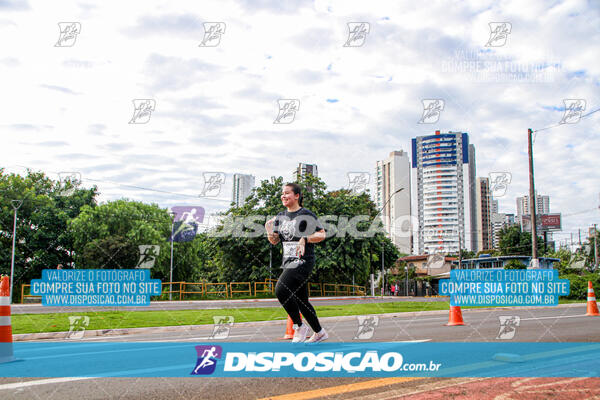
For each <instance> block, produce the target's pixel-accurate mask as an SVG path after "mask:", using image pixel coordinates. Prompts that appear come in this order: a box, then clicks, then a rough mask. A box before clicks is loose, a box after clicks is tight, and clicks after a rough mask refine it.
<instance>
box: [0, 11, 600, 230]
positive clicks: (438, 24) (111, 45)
mask: <svg viewBox="0 0 600 400" xmlns="http://www.w3.org/2000/svg"><path fill="white" fill-rule="evenodd" d="M147 5H148V7H144V8H143V9H138V8H135V7H133V6H129V5H123V4H120V5H117V4H110V3H106V4H99V5H96V6H89V5H86V4H83V3H79V2H77V1H72V2H65V3H61V5H51V4H48V3H45V2H41V1H28V2H26V1H23V2H20V3H19V4H17V3H11V2H5V3H2V5H1V7H2V10H3V17H2V19H1V20H0V31H1V32H2V33H3V35H4V37H19V39H20V40H19V41H11V40H7V41H3V42H2V44H1V46H2V47H1V49H2V53H1V54H3V56H0V72H2V74H3V76H8V77H11V79H7V80H6V82H5V90H6V91H10V92H12V93H18V96H15V97H13V98H11V100H10V101H5V102H4V103H3V112H2V113H1V114H0V132H1V133H2V134H3V136H4V137H5V138H6V145H5V146H3V148H2V150H0V158H1V159H2V161H3V164H2V167H5V168H6V171H7V172H17V173H24V171H25V169H24V167H29V168H32V169H34V170H40V171H44V172H46V173H48V174H49V175H51V176H52V177H55V178H57V177H58V173H59V172H77V173H80V174H81V177H82V180H83V185H84V186H86V187H89V186H92V185H98V187H99V191H100V193H101V196H100V200H101V201H107V200H115V199H118V198H123V197H125V198H129V199H134V200H141V201H145V202H148V203H157V204H159V205H161V206H163V207H171V206H175V205H186V204H188V205H195V204H198V203H201V204H200V205H202V206H203V207H205V209H206V210H207V213H208V214H210V213H214V212H218V211H223V210H224V209H226V208H227V207H228V206H229V202H230V194H231V189H232V186H231V185H232V174H233V173H237V172H238V171H244V172H245V173H251V174H253V175H255V176H256V179H257V182H260V181H261V180H265V179H267V180H268V179H269V178H270V177H271V176H273V175H276V176H283V177H284V179H293V176H292V173H291V172H292V171H293V170H294V169H295V168H296V166H297V163H298V162H299V161H306V162H310V163H314V164H317V165H319V167H320V171H319V176H320V177H321V178H323V180H324V181H325V182H326V183H327V184H328V186H329V188H330V189H331V190H335V189H338V188H344V187H348V178H347V174H348V173H349V172H354V171H367V172H369V173H371V174H372V171H373V163H374V162H375V161H376V160H380V159H382V157H385V155H386V154H389V152H390V151H393V150H395V149H409V142H410V138H412V137H416V136H423V135H429V134H432V133H433V132H435V131H436V130H440V131H443V132H447V131H449V130H460V131H462V132H467V133H468V134H469V135H470V138H471V142H473V143H475V144H476V146H477V164H478V165H477V167H478V174H477V176H480V177H489V174H490V173H508V174H510V183H509V184H508V187H507V190H506V191H505V193H504V194H503V195H502V196H500V197H494V198H495V199H498V200H499V209H500V210H499V211H500V212H513V208H514V204H515V203H514V202H515V198H516V197H517V196H521V195H523V194H525V193H527V192H528V179H527V177H528V172H527V170H528V168H527V143H526V136H527V128H532V129H534V130H540V129H543V128H546V127H552V128H551V129H547V130H543V131H542V130H540V131H539V132H536V133H535V134H534V135H535V142H534V160H535V171H536V189H537V191H538V192H540V193H544V194H547V195H549V196H550V197H551V198H552V207H553V209H554V210H559V211H560V212H561V213H562V215H563V232H562V234H564V235H567V234H568V233H569V232H577V229H578V228H581V229H584V228H586V227H587V226H589V225H590V224H592V223H600V218H599V214H598V191H599V189H598V188H599V187H600V185H599V178H598V176H597V174H594V173H593V171H594V170H595V165H596V159H597V157H596V155H597V154H598V153H599V152H600V140H598V137H600V135H599V132H598V127H597V126H598V124H597V121H598V116H599V115H600V114H598V113H596V114H591V115H590V116H589V118H582V119H581V120H579V121H578V122H574V121H567V122H566V123H563V124H560V122H561V121H562V120H563V119H564V117H565V107H566V103H565V100H568V99H585V107H586V108H585V112H586V113H588V112H593V111H594V110H596V109H597V108H598V107H599V106H600V101H599V99H598V95H597V87H598V82H599V78H600V67H598V66H597V65H596V63H594V62H593V60H595V58H597V57H594V56H593V51H592V50H588V51H586V52H582V51H580V50H579V49H580V46H579V45H578V44H579V43H593V42H595V41H597V40H598V39H599V38H600V33H598V31H597V29H596V25H597V18H596V17H597V15H598V9H597V8H595V7H593V6H590V5H584V4H580V3H577V2H570V3H569V6H568V7H567V6H556V7H554V6H545V5H541V4H528V5H526V6H525V5H523V4H520V3H505V4H503V5H497V4H494V3H492V2H489V3H486V2H483V3H481V4H475V3H468V2H465V3H462V4H458V5H456V7H454V9H453V13H452V14H450V15H448V14H447V13H446V12H445V11H444V10H445V9H444V7H443V6H442V5H440V4H431V5H430V6H429V7H427V8H423V9H420V10H414V9H412V7H410V6H409V5H403V4H387V5H385V6H383V5H381V4H372V5H370V7H369V10H368V11H362V12H359V13H357V12H356V10H357V8H354V6H353V5H352V4H351V2H348V3H346V2H343V3H341V4H340V3H332V2H328V1H316V2H313V3H306V4H302V3H301V4H298V5H297V6H294V7H292V6H289V5H282V4H280V2H273V3H270V2H265V3H261V5H260V6H256V5H250V4H249V3H246V2H234V1H224V2H211V1H208V2H204V3H203V8H202V10H201V11H200V10H198V8H197V7H194V6H190V5H180V6H178V7H175V6H174V5H164V4H160V3H158V2H152V1H150V2H149V3H147ZM154 6H160V7H159V8H160V13H159V12H156V11H153V10H154V9H155V8H157V7H154ZM300 10H301V12H298V11H300ZM209 15H210V16H214V18H215V19H207V18H208V17H207V16H209ZM211 18H212V17H211ZM497 18H501V20H505V21H511V23H512V28H513V30H512V32H511V33H510V34H509V36H508V38H507V40H506V43H503V44H502V45H501V46H500V45H498V46H496V47H493V46H492V47H490V46H486V44H487V43H488V42H489V39H490V28H489V24H490V23H491V22H494V21H496V20H497ZM63 21H74V22H78V23H80V25H81V26H80V28H81V32H80V33H79V34H78V36H77V38H76V41H74V43H73V45H72V46H71V47H56V46H55V45H56V44H57V41H58V39H59V37H60V31H59V25H58V23H59V22H63ZM210 21H215V22H222V23H223V24H224V26H225V27H226V29H225V31H224V33H223V35H222V37H221V38H220V43H219V44H218V45H216V46H214V47H201V46H200V45H201V43H202V41H203V37H204V34H205V31H204V25H203V24H204V23H205V22H210ZM351 21H366V22H368V23H369V24H370V30H369V33H368V34H367V36H366V38H365V40H364V44H361V45H360V46H359V45H357V46H356V47H348V46H346V47H344V44H345V43H346V42H347V40H348V34H349V32H348V25H347V24H348V23H349V22H351ZM417 21H418V22H417ZM30 26H36V27H41V28H40V29H35V30H34V29H27V27H30ZM573 26H576V27H577V29H575V30H572V29H571V28H572V27H573ZM563 31H569V32H570V34H569V35H562V34H560V32H563ZM274 33H276V34H274ZM423 38H428V40H424V39H423ZM124 49H127V51H125V50H124ZM381 49H385V51H381ZM9 55H10V56H9ZM401 55H402V56H401ZM39 59H43V60H44V63H40V62H39ZM486 65H489V66H491V67H490V68H487V67H486ZM486 68H487V69H486ZM144 99H146V100H148V101H145V102H142V103H140V100H144ZM285 99H289V100H290V101H289V102H287V103H286V105H287V106H291V107H292V108H294V109H295V110H296V112H295V114H294V118H289V119H288V120H285V119H280V120H279V122H283V123H274V122H275V121H277V120H278V117H279V112H280V106H281V105H282V103H280V101H282V100H285ZM150 100H152V101H150ZM136 101H137V103H136ZM284 103H285V102H284ZM141 104H144V105H145V107H148V110H149V112H150V113H151V115H149V116H147V117H148V118H147V121H146V120H137V121H133V122H144V123H130V122H131V121H132V119H133V120H135V119H136V117H135V116H136V115H137V114H135V113H134V110H135V107H137V108H139V107H141ZM434 105H435V107H438V112H437V114H435V113H434V115H431V113H430V112H431V111H432V110H435V107H434ZM426 109H427V110H428V112H429V113H425V110H426ZM434 117H435V118H434ZM436 118H437V120H436ZM288 122H289V123H288ZM212 171H221V172H225V173H226V175H227V176H226V180H225V186H224V189H223V190H222V192H221V193H220V194H219V195H218V196H215V197H204V198H199V197H198V195H199V194H200V193H201V192H202V189H203V183H204V182H203V175H202V174H203V173H204V172H212ZM370 185H371V186H370V189H371V192H372V193H374V192H375V190H374V188H375V186H374V180H373V179H372V180H371V184H370ZM141 188H143V189H141ZM147 189H150V190H147Z"/></svg>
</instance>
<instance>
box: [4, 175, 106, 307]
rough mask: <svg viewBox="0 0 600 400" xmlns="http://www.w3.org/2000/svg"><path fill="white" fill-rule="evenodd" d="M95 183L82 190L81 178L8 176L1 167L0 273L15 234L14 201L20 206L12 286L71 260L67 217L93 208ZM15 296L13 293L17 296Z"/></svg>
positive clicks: (6, 266)
mask: <svg viewBox="0 0 600 400" xmlns="http://www.w3.org/2000/svg"><path fill="white" fill-rule="evenodd" d="M97 194H98V193H97V189H96V187H93V188H90V189H82V188H80V182H79V181H70V180H68V181H66V182H59V181H56V180H52V179H50V178H48V177H47V176H45V174H43V173H41V172H34V171H30V170H28V171H27V173H26V175H24V176H21V175H18V174H7V173H5V172H4V170H3V169H0V271H1V272H2V273H6V274H8V273H10V260H11V252H12V236H13V217H14V210H13V206H12V202H13V201H22V203H21V206H20V207H19V209H18V220H17V229H16V239H17V240H16V246H15V276H14V277H13V279H14V285H15V287H14V290H15V293H16V294H17V295H19V294H20V290H19V289H20V285H21V284H23V283H29V281H30V280H31V279H34V278H39V277H40V276H41V271H42V270H43V269H48V268H56V266H57V265H58V264H62V265H63V266H65V267H69V266H70V265H72V263H73V254H74V253H73V236H72V234H71V232H70V231H69V229H68V221H69V220H70V219H71V218H74V217H76V216H77V215H78V214H79V212H80V211H81V209H82V207H94V206H95V204H96V196H97ZM16 297H18V296H15V298H16Z"/></svg>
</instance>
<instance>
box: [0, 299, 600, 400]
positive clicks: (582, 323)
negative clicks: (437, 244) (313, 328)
mask: <svg viewBox="0 0 600 400" xmlns="http://www.w3.org/2000/svg"><path fill="white" fill-rule="evenodd" d="M584 314H585V304H577V305H568V306H559V307H550V308H545V307H544V308H542V307H539V308H527V309H523V308H511V309H496V310H491V309H487V310H480V309H474V310H463V316H464V320H465V323H466V324H467V325H466V326H452V327H450V326H444V324H445V323H446V322H447V320H448V315H447V314H446V313H443V314H441V313H439V312H424V313H422V314H421V315H418V314H417V315H415V314H411V315H404V316H403V315H401V314H393V315H379V316H378V318H377V324H376V325H375V326H374V330H373V331H372V336H370V337H367V336H369V335H368V334H367V335H366V336H365V335H364V333H363V334H362V338H357V334H358V332H359V319H358V318H357V317H341V318H337V317H334V318H323V319H322V324H323V326H324V327H325V328H326V329H327V330H328V332H329V334H330V341H339V342H355V343H356V342H379V341H432V342H494V341H496V342H501V341H503V340H506V339H498V335H499V332H500V328H501V325H500V319H499V317H507V316H511V317H519V318H520V320H519V325H518V326H517V327H516V331H515V335H514V337H513V338H512V339H509V340H513V341H519V342H600V317H587V316H585V315H584ZM213 328H214V327H213V326H210V325H209V326H206V327H202V328H201V329H196V330H193V331H189V332H166V333H165V332H162V333H145V334H139V335H125V336H107V337H90V338H84V339H82V340H81V341H82V342H94V341H172V342H190V343H194V342H203V341H206V340H212V341H213V342H215V341H216V340H215V339H211V338H210V336H211V334H212V333H213ZM283 333H284V324H283V321H278V322H266V323H239V324H234V325H233V326H232V327H231V328H230V330H229V332H228V337H227V338H224V339H223V340H224V341H235V342H248V343H252V342H265V341H279V340H280V338H281V337H282V336H283ZM63 341H64V340H63ZM449 346H451V344H449ZM17 356H18V354H17ZM468 356H469V355H468V354H467V355H464V357H465V358H468ZM597 360H598V354H590V355H589V357H588V358H587V359H585V360H583V361H582V362H580V361H578V362H577V367H578V370H581V376H582V378H581V379H577V378H544V379H541V378H540V379H537V378H536V379H537V380H533V379H529V380H527V379H525V380H524V378H514V379H512V378H511V379H507V378H492V379H482V378H476V379H469V378H426V379H419V378H417V379H415V378H386V379H387V380H386V379H373V378H252V379H249V378H196V377H194V378H83V379H81V378H80V379H77V378H64V379H62V380H61V378H56V379H58V380H48V379H52V378H46V379H42V378H0V398H3V399H32V398H33V399H111V398H119V399H216V400H218V399H258V398H267V397H273V398H276V397H274V396H281V395H286V394H290V395H291V397H289V398H290V399H304V398H327V399H359V398H360V399H399V398H403V397H404V396H408V398H413V397H414V398H440V399H441V398H447V397H452V398H494V397H496V396H500V395H502V396H504V398H507V397H508V398H514V399H517V398H518V399H521V398H523V399H525V398H534V397H535V396H538V398H548V397H552V396H553V395H556V394H559V393H570V395H569V396H571V395H572V397H565V398H591V397H593V396H598V395H600V389H599V388H600V380H598V379H596V378H593V379H592V378H585V376H586V371H589V368H592V367H595V368H597V365H598V361H597ZM551 364H552V363H549V364H548V368H554V369H556V370H557V373H558V374H560V366H556V365H551ZM533 381H535V385H532V382H533ZM467 388H468V390H467ZM315 390H317V391H318V393H316V394H315V393H312V394H311V393H306V392H307V391H315ZM534 392H535V393H534ZM540 393H542V394H540ZM440 394H444V396H441V397H440ZM507 394H509V395H510V396H508V395H507ZM470 395H472V396H473V397H470ZM435 396H437V397H435ZM461 396H462V397H461ZM279 398H280V399H281V400H283V398H285V397H279Z"/></svg>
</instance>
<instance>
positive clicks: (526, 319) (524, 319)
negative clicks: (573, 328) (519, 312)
mask: <svg viewBox="0 0 600 400" xmlns="http://www.w3.org/2000/svg"><path fill="white" fill-rule="evenodd" d="M577 317H586V315H585V314H581V315H562V316H558V317H534V318H521V321H531V320H536V319H561V318H577Z"/></svg>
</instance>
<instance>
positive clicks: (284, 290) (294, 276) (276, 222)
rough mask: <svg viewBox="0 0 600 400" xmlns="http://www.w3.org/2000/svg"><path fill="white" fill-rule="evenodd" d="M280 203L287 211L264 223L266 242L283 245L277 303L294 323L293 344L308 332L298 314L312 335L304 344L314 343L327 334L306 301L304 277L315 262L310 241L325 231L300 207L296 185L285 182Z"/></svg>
mask: <svg viewBox="0 0 600 400" xmlns="http://www.w3.org/2000/svg"><path fill="white" fill-rule="evenodd" d="M281 202H282V203H283V205H284V206H285V207H286V209H287V210H285V211H282V212H280V213H279V214H277V216H276V217H275V218H273V219H270V220H269V221H267V223H266V224H265V228H266V230H267V235H268V239H269V242H271V244H278V243H279V242H282V244H283V263H282V268H283V272H282V273H281V276H280V277H279V280H278V281H277V285H276V286H275V294H276V295H277V298H278V299H279V302H280V303H281V305H282V306H283V308H284V309H285V311H286V312H287V313H288V315H289V316H290V318H291V319H292V321H293V322H294V338H293V339H292V342H293V343H298V342H304V341H305V340H306V335H307V334H308V332H309V327H308V326H307V324H303V323H302V318H301V316H300V313H302V315H304V318H305V319H306V322H307V323H308V325H310V327H311V328H312V330H313V331H314V334H313V335H312V336H311V337H310V339H308V340H307V342H308V343H317V342H321V341H323V340H325V339H327V338H328V337H329V336H328V335H327V332H325V329H323V328H322V327H321V324H319V319H318V318H317V313H316V312H315V309H314V308H313V306H312V305H311V304H310V303H309V302H308V284H307V283H308V277H309V276H310V273H311V272H312V269H313V267H314V265H315V250H314V243H319V242H321V241H323V240H324V239H325V230H324V229H323V227H321V225H320V223H319V221H318V220H317V216H316V215H315V214H314V213H313V212H312V211H310V210H307V209H306V208H304V207H302V191H301V188H300V186H299V185H297V184H295V183H287V184H285V185H284V186H283V188H282V193H281Z"/></svg>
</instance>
